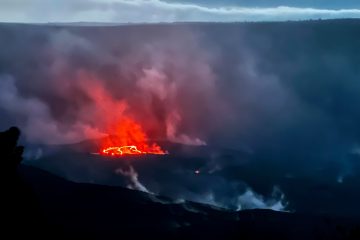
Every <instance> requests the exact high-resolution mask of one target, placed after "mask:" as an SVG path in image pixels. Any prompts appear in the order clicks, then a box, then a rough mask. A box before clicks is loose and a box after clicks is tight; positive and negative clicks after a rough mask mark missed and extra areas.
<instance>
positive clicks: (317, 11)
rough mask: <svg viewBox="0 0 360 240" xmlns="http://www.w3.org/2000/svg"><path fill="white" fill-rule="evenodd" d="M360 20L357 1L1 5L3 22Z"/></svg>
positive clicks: (35, 0)
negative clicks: (359, 18)
mask: <svg viewBox="0 0 360 240" xmlns="http://www.w3.org/2000/svg"><path fill="white" fill-rule="evenodd" d="M358 17H360V1H358V0H197V1H195V0H0V22H21V23H49V22H57V23H58V22H101V23H105V22H106V23H154V22H194V21H195V22H237V21H287V20H305V19H319V18H321V19H332V18H358Z"/></svg>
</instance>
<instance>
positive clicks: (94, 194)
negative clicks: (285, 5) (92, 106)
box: [19, 166, 360, 239]
mask: <svg viewBox="0 0 360 240" xmlns="http://www.w3.org/2000/svg"><path fill="white" fill-rule="evenodd" d="M19 174H20V176H21V177H22V179H23V180H24V181H25V182H26V183H27V184H28V185H29V186H30V187H31V189H32V191H33V193H34V195H35V196H36V199H37V201H38V203H39V205H40V206H41V211H42V213H43V215H44V218H45V219H46V223H47V224H48V226H49V227H50V229H53V232H52V233H51V234H53V233H55V232H56V233H61V234H62V235H59V236H62V237H64V238H73V237H78V238H87V239H127V238H129V237H149V236H157V237H172V238H175V237H177V238H179V239H198V238H199V237H201V238H206V239H239V238H240V237H241V239H357V238H356V237H359V235H358V234H359V230H358V229H359V228H358V227H359V223H360V221H359V219H335V218H331V217H320V216H309V215H300V214H292V213H283V212H274V211H270V210H249V211H240V212H228V211H225V210H221V209H214V208H213V207H211V206H207V205H202V204H197V203H191V202H182V203H173V202H171V201H170V200H169V199H164V198H160V197H156V196H152V195H149V194H146V193H142V192H137V191H132V190H127V189H123V188H119V187H106V186H100V185H92V184H77V183H72V182H69V181H66V180H64V179H61V178H58V177H55V176H53V175H51V174H49V173H47V172H45V171H42V170H38V169H36V168H32V167H27V166H21V167H20V169H19ZM39 227H40V226H39ZM40 228H41V227H40Z"/></svg>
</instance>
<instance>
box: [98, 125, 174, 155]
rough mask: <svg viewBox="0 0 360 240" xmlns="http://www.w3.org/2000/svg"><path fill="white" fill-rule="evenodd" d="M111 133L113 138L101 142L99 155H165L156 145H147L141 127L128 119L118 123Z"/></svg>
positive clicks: (146, 139) (146, 138) (145, 136)
mask: <svg viewBox="0 0 360 240" xmlns="http://www.w3.org/2000/svg"><path fill="white" fill-rule="evenodd" d="M112 129H113V131H111V133H112V135H113V136H114V137H109V138H107V139H105V140H103V142H102V144H101V145H102V148H101V150H100V154H102V155H108V156H123V155H141V154H157V155H164V154H167V152H166V151H164V150H162V149H161V147H160V146H159V145H158V144H156V143H152V144H150V143H149V139H148V137H147V135H146V133H145V132H144V130H143V129H142V127H141V126H140V125H139V124H138V123H136V122H135V121H133V120H132V119H130V118H125V119H123V120H122V121H121V122H119V123H118V124H117V125H116V126H115V127H113V128H112Z"/></svg>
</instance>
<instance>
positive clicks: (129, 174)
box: [115, 166, 150, 193]
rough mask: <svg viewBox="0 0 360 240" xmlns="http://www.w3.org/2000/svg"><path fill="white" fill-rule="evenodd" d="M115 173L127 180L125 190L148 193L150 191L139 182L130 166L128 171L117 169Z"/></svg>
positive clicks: (137, 176)
mask: <svg viewBox="0 0 360 240" xmlns="http://www.w3.org/2000/svg"><path fill="white" fill-rule="evenodd" d="M115 172H116V173H117V174H121V175H123V176H124V177H126V178H127V179H128V181H129V184H128V185H127V188H129V189H133V190H137V191H141V192H147V193H150V191H149V190H148V189H147V188H146V187H145V186H144V185H143V184H142V183H141V182H140V181H139V175H138V173H137V172H136V171H135V169H134V168H133V167H132V166H130V167H129V170H123V169H121V168H119V169H117V170H116V171H115Z"/></svg>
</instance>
